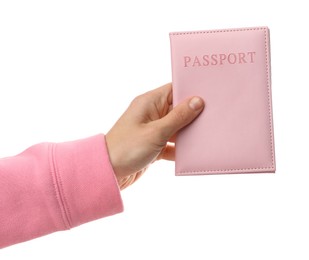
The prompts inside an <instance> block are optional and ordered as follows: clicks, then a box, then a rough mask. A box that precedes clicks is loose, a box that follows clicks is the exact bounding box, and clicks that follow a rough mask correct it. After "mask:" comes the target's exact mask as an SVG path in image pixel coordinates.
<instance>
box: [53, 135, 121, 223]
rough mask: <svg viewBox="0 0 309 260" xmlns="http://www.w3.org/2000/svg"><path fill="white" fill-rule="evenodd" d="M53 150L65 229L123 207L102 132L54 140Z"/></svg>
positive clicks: (54, 169) (56, 186) (55, 176)
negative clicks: (70, 139)
mask: <svg viewBox="0 0 309 260" xmlns="http://www.w3.org/2000/svg"><path fill="white" fill-rule="evenodd" d="M50 152H51V154H50V155H51V156H50V160H51V161H50V164H51V169H52V170H51V171H52V176H53V182H54V185H55V190H56V196H57V200H58V203H59V205H60V209H61V216H62V220H63V223H64V227H65V229H69V228H72V227H75V226H78V225H81V224H83V223H86V222H89V221H92V220H96V219H99V218H102V217H106V216H110V215H113V214H116V213H120V212H122V211H123V203H122V199H121V195H120V190H119V186H118V182H117V180H116V177H115V174H114V171H113V168H112V165H111V163H110V160H109V155H108V151H107V146H106V142H105V136H104V135H103V134H100V135H96V136H93V137H90V138H86V139H82V140H77V141H73V142H65V143H58V144H54V145H53V146H52V148H51V151H50Z"/></svg>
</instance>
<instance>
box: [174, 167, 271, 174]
mask: <svg viewBox="0 0 309 260" xmlns="http://www.w3.org/2000/svg"><path fill="white" fill-rule="evenodd" d="M272 169H273V166H271V167H260V168H259V167H257V168H242V169H224V170H223V169H222V170H195V171H182V172H177V173H178V174H186V173H199V172H209V173H211V172H213V173H215V172H231V171H246V170H272Z"/></svg>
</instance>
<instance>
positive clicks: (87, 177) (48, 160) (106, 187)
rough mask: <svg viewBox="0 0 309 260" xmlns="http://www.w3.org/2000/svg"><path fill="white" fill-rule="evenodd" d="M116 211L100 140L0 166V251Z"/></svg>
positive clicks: (48, 146)
mask: <svg viewBox="0 0 309 260" xmlns="http://www.w3.org/2000/svg"><path fill="white" fill-rule="evenodd" d="M122 210H123V206H122V201H121V196H120V192H119V188H118V184H117V181H116V178H115V176H114V172H113V169H112V166H111V164H110V162H109V157H108V152H107V148H106V144H105V139H104V135H97V136H94V137H90V138H87V139H83V140H77V141H73V142H66V143H59V144H56V143H42V144H38V145H35V146H32V147H30V148H29V149H27V150H26V151H24V152H23V153H21V154H19V155H17V156H14V157H9V158H4V159H1V160H0V248H2V247H6V246H9V245H12V244H16V243H19V242H23V241H26V240H29V239H32V238H36V237H39V236H42V235H45V234H48V233H52V232H55V231H59V230H65V229H70V228H72V227H75V226H78V225H81V224H83V223H86V222H88V221H91V220H95V219H98V218H101V217H105V216H109V215H113V214H115V213H119V212H121V211H122Z"/></svg>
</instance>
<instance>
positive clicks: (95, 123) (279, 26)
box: [0, 0, 309, 260]
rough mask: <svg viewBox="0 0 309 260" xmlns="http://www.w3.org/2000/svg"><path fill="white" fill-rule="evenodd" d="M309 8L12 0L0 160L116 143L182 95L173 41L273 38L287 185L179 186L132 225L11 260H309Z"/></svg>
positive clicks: (135, 213)
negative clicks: (143, 99)
mask: <svg viewBox="0 0 309 260" xmlns="http://www.w3.org/2000/svg"><path fill="white" fill-rule="evenodd" d="M306 2H307V1H300V0H294V1H270V0H267V1H266V0H259V1H248V0H246V1H240V0H233V1H229V0H226V1H219V0H217V1H205V0H204V1H196V0H190V1H181V0H178V1H176V0H175V1H174V0H173V1H168V0H164V1H163V0H156V1H137V0H130V1H126V0H123V1H116V0H114V1H77V0H75V1H68V0H61V1H58V0H54V1H42V0H40V1H33V0H28V1H15V0H10V1H6V0H0V157H4V156H10V155H14V154H17V153H19V152H21V151H22V150H24V149H25V148H27V147H28V146H30V145H33V144H35V143H38V142H42V141H55V142H58V141H68V140H74V139H78V138H83V137H88V136H91V135H94V134H97V133H100V132H104V133H106V132H107V131H108V130H109V128H110V127H111V126H112V125H113V123H114V122H115V120H116V119H117V118H118V117H119V116H120V115H121V113H122V112H123V111H124V110H125V108H126V107H127V105H128V104H129V102H130V101H131V100H132V99H133V98H134V97H135V96H136V95H138V94H141V93H143V92H145V91H148V90H151V89H153V88H155V87H158V86H160V85H162V84H164V83H166V82H170V81H171V68H170V49H169V36H168V33H169V32H171V31H184V30H204V29H220V28H231V27H232V28H233V27H250V26H264V25H266V26H269V28H270V30H271V51H272V83H273V108H274V126H275V144H276V159H277V173H276V174H260V175H258V174H256V175H253V174H251V175H224V176H199V177H174V165H173V163H167V162H158V163H156V164H155V165H153V166H152V167H151V168H150V169H149V171H148V172H147V174H146V175H145V176H144V177H143V178H142V179H141V180H140V181H139V182H138V183H136V184H135V185H134V186H132V187H130V188H128V189H127V190H125V191H123V192H122V196H123V201H124V205H125V212H124V213H122V214H119V215H116V216H113V217H108V218H105V219H101V220H98V221H94V222H92V223H89V224H85V225H82V226H80V227H78V228H75V229H73V230H71V231H66V232H58V233H54V234H52V235H48V236H45V237H42V238H39V239H35V240H32V241H29V242H26V243H22V244H19V245H15V246H11V247H9V248H6V249H3V250H1V251H0V259H1V260H10V259H65V257H68V258H69V259H74V258H75V259H76V258H77V259H237V260H241V259H246V260H248V259H263V260H266V259H298V260H299V259H309V210H308V201H309V188H308V184H309V178H308V175H309V167H308V161H309V153H308V146H309V139H308V133H309V127H308V123H307V122H308V112H309V105H308V103H309V97H308V88H309V79H308V75H309V66H308V61H309V54H308V53H309V52H308V46H309V40H308V38H309V37H308V34H309V31H308V27H307V25H308V24H309V18H308V9H307V8H306V7H305V5H306Z"/></svg>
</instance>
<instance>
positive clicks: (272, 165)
mask: <svg viewBox="0 0 309 260" xmlns="http://www.w3.org/2000/svg"><path fill="white" fill-rule="evenodd" d="M256 30H263V31H264V44H265V64H266V77H267V93H268V113H269V130H270V151H271V158H272V159H271V160H272V164H271V166H270V167H257V168H243V169H225V170H196V171H184V172H177V173H178V174H185V173H198V172H206V173H207V172H230V171H245V170H271V169H273V168H274V148H273V147H274V143H273V134H272V119H271V105H270V82H269V66H268V60H269V58H268V47H267V37H266V28H265V27H255V28H239V29H224V30H210V31H192V32H174V33H170V35H186V34H208V33H225V32H241V31H256Z"/></svg>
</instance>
